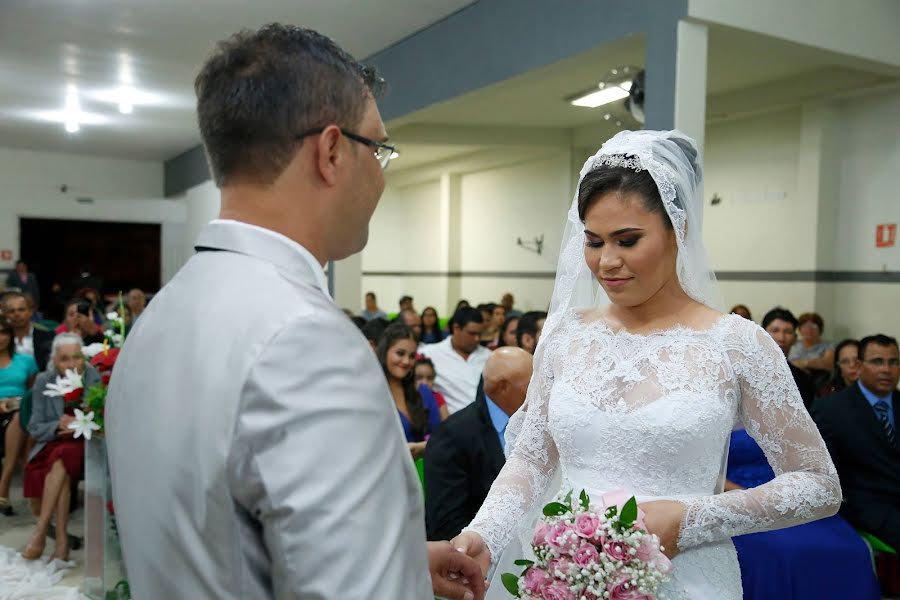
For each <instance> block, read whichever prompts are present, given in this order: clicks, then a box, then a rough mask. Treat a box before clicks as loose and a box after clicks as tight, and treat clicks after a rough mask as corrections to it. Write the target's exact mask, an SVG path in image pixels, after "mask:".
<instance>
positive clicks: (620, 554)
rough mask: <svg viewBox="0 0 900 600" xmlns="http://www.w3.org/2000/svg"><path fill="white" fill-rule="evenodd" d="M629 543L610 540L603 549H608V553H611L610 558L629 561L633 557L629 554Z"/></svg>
mask: <svg viewBox="0 0 900 600" xmlns="http://www.w3.org/2000/svg"><path fill="white" fill-rule="evenodd" d="M628 547H629V546H628V544H626V543H624V542H621V541H609V542H607V543H606V546H604V547H603V549H604V550H605V551H606V554H607V555H609V557H610V558H612V559H614V560H621V561H627V560H629V559H630V558H631V555H630V554H628Z"/></svg>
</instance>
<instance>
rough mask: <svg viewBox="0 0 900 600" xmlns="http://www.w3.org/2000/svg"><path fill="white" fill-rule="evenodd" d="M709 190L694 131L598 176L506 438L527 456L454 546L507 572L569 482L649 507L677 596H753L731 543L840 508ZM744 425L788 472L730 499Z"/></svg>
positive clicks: (568, 237)
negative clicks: (725, 288)
mask: <svg viewBox="0 0 900 600" xmlns="http://www.w3.org/2000/svg"><path fill="white" fill-rule="evenodd" d="M701 182H702V174H701V167H700V160H699V156H698V153H697V150H696V145H695V143H694V141H693V140H691V139H690V138H688V137H686V136H685V135H683V134H681V133H680V132H677V131H637V132H622V133H619V134H618V135H616V136H615V137H613V138H612V139H610V140H609V141H608V142H607V143H606V144H604V145H603V147H602V148H601V149H600V151H599V152H598V153H597V154H595V155H594V156H592V157H591V158H590V159H588V161H587V162H586V163H585V165H584V167H583V168H582V170H581V179H580V182H579V187H578V192H577V194H576V196H575V198H574V200H573V203H572V208H571V210H570V212H569V215H568V223H567V226H566V232H565V234H564V237H563V246H562V249H561V253H560V258H559V265H558V269H557V279H556V286H555V288H554V292H553V299H552V302H551V307H550V315H549V317H548V318H547V321H546V323H545V325H544V331H543V335H542V337H541V341H540V344H539V346H538V349H537V353H536V355H535V369H534V376H533V378H532V381H531V385H530V387H529V390H528V396H527V399H526V403H525V405H524V406H523V408H522V409H521V410H520V411H519V412H518V413H517V414H516V415H515V416H514V417H513V420H512V421H511V422H510V425H509V426H508V428H507V437H508V442H507V450H508V451H509V448H510V447H511V446H512V448H513V449H512V450H511V451H510V452H509V458H508V460H507V462H506V466H505V467H504V469H503V470H502V471H501V473H500V475H499V476H498V477H497V480H496V481H495V483H494V485H493V487H492V488H491V491H490V493H489V495H488V497H487V499H486V500H485V502H484V505H483V506H482V508H481V510H480V511H479V513H478V515H477V516H476V517H475V519H474V520H473V521H472V523H471V524H470V525H469V527H467V528H466V529H465V530H464V531H463V533H462V534H460V535H459V536H458V537H457V538H456V539H455V540H454V544H455V545H456V546H457V547H459V548H462V549H464V550H465V551H466V552H468V554H469V555H471V556H473V557H475V558H476V559H477V560H479V562H480V563H481V564H482V566H483V568H485V570H486V571H487V567H488V565H489V564H490V563H493V564H494V565H495V566H496V564H497V562H498V561H500V560H501V555H503V554H504V552H503V551H504V549H506V554H505V556H503V558H502V562H504V563H505V562H506V558H507V557H508V556H509V557H512V558H521V557H522V556H525V555H526V552H525V549H526V548H529V543H528V540H530V537H531V536H530V534H531V530H532V529H531V528H532V525H533V522H534V521H533V518H532V516H533V515H534V513H533V510H534V509H535V507H536V506H538V505H539V503H538V501H539V500H540V499H541V498H542V497H543V496H544V495H545V494H546V493H548V492H551V493H555V492H556V491H557V490H556V489H552V490H551V489H548V488H550V487H551V486H550V481H551V479H553V478H554V476H555V475H557V473H558V474H559V476H560V477H561V480H562V489H564V490H567V489H574V490H575V493H576V494H577V493H578V491H579V490H581V489H584V490H586V491H587V492H588V494H589V495H590V496H591V497H594V498H599V497H600V496H601V495H602V494H603V493H605V492H608V491H613V490H617V489H621V488H624V489H625V490H626V491H627V492H628V493H629V494H633V495H635V496H636V497H637V500H638V502H639V503H640V507H641V508H642V509H643V511H644V513H645V519H644V521H645V523H646V525H647V529H648V530H649V531H650V532H651V533H655V534H656V535H658V536H659V538H660V540H661V543H662V545H663V546H664V548H665V553H666V554H667V555H668V556H669V557H670V558H673V559H674V560H673V564H674V571H673V573H672V578H671V579H670V580H669V582H668V583H666V584H665V585H664V587H663V590H662V593H663V595H664V596H665V597H667V598H670V599H676V598H689V599H698V600H699V599H707V598H717V599H725V600H727V599H736V598H740V597H741V594H742V592H741V576H740V570H739V567H738V562H737V558H736V555H735V551H734V546H733V545H732V543H731V537H732V536H736V535H740V534H745V533H751V532H756V531H763V530H768V529H778V528H783V527H789V526H792V525H796V524H799V523H803V522H807V521H811V520H814V519H818V518H822V517H825V516H829V515H832V514H834V513H835V512H836V511H837V509H838V506H839V504H840V498H841V490H840V484H839V482H838V478H837V474H836V472H835V469H834V465H833V464H832V462H831V458H830V457H829V455H828V451H827V449H826V447H825V444H824V443H823V441H822V438H821V436H820V435H819V433H818V430H817V429H816V427H815V425H814V424H813V422H812V420H811V419H810V417H809V415H808V414H807V412H806V409H805V408H804V406H803V401H802V399H801V398H800V395H799V393H798V391H797V388H796V386H795V385H794V381H793V378H792V377H791V373H790V370H789V368H788V365H787V362H786V361H785V359H784V356H783V354H782V353H781V351H780V350H779V349H778V347H777V346H776V345H775V344H774V342H773V341H772V339H771V338H770V337H769V336H768V335H767V334H766V332H765V331H763V330H762V329H760V328H759V327H758V326H757V325H756V324H755V323H752V322H750V321H747V320H745V319H743V318H741V317H739V316H735V315H725V314H723V313H722V312H720V310H719V309H720V300H719V294H718V286H717V284H716V280H715V276H714V275H713V273H712V271H711V269H710V267H709V264H708V262H707V260H706V255H705V251H704V248H703V240H702V235H701V224H702V223H701V222H702V210H703V208H702V201H701V200H702V199H701ZM738 423H741V424H742V425H743V426H744V427H745V428H746V430H747V432H748V433H750V434H751V435H752V436H753V438H754V439H755V440H756V441H757V443H759V445H760V446H761V447H762V449H763V450H764V451H765V453H766V456H767V458H768V460H769V462H770V463H771V465H772V467H773V468H774V471H775V473H776V477H775V478H774V479H773V480H772V481H770V482H769V483H766V484H764V485H761V486H759V487H756V488H753V489H749V490H741V491H733V492H728V493H723V481H724V468H725V464H726V451H727V448H728V441H729V434H730V433H731V430H732V429H733V428H734V427H735V425H736V424H738ZM510 438H511V439H510ZM522 536H524V543H522V545H521V546H520V545H518V542H520V540H519V539H518V538H520V537H522ZM499 570H502V569H498V571H499ZM491 592H492V593H495V592H499V593H500V596H501V597H502V595H503V593H504V592H503V586H502V585H494V586H492V587H491Z"/></svg>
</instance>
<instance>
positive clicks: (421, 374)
mask: <svg viewBox="0 0 900 600" xmlns="http://www.w3.org/2000/svg"><path fill="white" fill-rule="evenodd" d="M414 372H415V378H416V379H415V384H416V387H419V386H420V385H425V386H427V387H428V389H429V390H431V391H432V392H434V400H435V402H437V405H438V410H439V412H440V413H441V421H446V420H447V417H449V416H450V411H449V410H447V400H445V399H444V395H443V394H441V393H440V392H438V391H437V390H435V389H434V380H435V379H436V378H437V371H435V370H434V363H433V362H431V359H430V358H428V357H427V356H423V355H421V354H417V355H416V366H415V367H414Z"/></svg>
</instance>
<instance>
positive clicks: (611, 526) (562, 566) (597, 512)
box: [501, 490, 672, 600]
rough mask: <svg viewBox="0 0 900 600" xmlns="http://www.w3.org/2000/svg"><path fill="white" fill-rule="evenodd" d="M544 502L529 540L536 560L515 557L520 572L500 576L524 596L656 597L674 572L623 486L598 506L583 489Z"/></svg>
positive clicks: (530, 599)
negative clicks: (542, 513)
mask: <svg viewBox="0 0 900 600" xmlns="http://www.w3.org/2000/svg"><path fill="white" fill-rule="evenodd" d="M572 493H573V492H569V493H568V494H567V495H566V496H565V497H564V498H563V497H560V498H558V499H557V501H555V502H551V503H550V504H548V505H547V506H545V507H544V518H543V519H541V521H539V522H538V524H537V526H536V528H535V531H534V535H533V537H532V540H531V548H532V550H533V551H534V555H535V558H536V560H534V561H531V560H517V561H516V563H515V564H516V565H519V566H522V567H525V570H524V571H523V572H522V573H521V574H520V575H515V574H513V573H504V574H503V575H502V577H501V580H502V582H503V585H504V587H506V589H507V591H509V593H510V594H512V595H513V596H515V597H517V598H522V599H524V600H576V599H577V600H581V599H583V598H586V599H589V600H595V599H600V598H604V599H605V598H609V600H655V599H656V598H657V595H658V593H659V590H660V587H661V586H662V584H663V583H665V581H667V580H668V578H669V576H670V574H671V572H672V563H671V562H670V561H669V559H668V558H667V557H666V556H665V554H663V552H662V549H661V548H660V546H659V538H657V537H656V536H655V535H653V534H650V533H648V532H647V531H646V529H645V525H644V514H643V511H641V510H640V508H638V506H637V501H636V499H635V498H634V497H629V496H628V495H627V494H626V493H625V492H624V491H621V490H619V491H616V492H610V493H608V494H605V495H604V496H603V498H602V499H601V504H600V506H599V507H597V506H594V505H592V504H591V501H590V498H589V497H588V495H587V494H586V493H585V492H584V491H582V492H581V495H580V496H579V498H578V500H575V501H573V499H572Z"/></svg>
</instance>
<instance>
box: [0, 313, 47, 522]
mask: <svg viewBox="0 0 900 600" xmlns="http://www.w3.org/2000/svg"><path fill="white" fill-rule="evenodd" d="M37 373H38V366H37V363H36V362H35V360H34V357H33V356H31V355H29V354H22V353H19V352H16V343H15V330H14V329H13V326H12V325H11V324H10V322H9V321H8V320H7V318H6V316H2V317H0V424H2V427H4V428H5V430H4V435H3V437H4V452H3V471H2V475H0V513H2V514H6V515H11V514H12V505H11V504H10V502H9V486H10V483H11V482H12V476H13V472H14V470H15V467H16V463H18V462H19V459H20V456H21V454H22V450H24V448H25V433H24V431H23V430H22V425H21V421H20V417H19V405H20V402H21V400H22V397H23V396H24V395H25V392H26V390H28V389H29V388H31V384H32V383H33V381H34V377H35V375H37Z"/></svg>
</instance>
